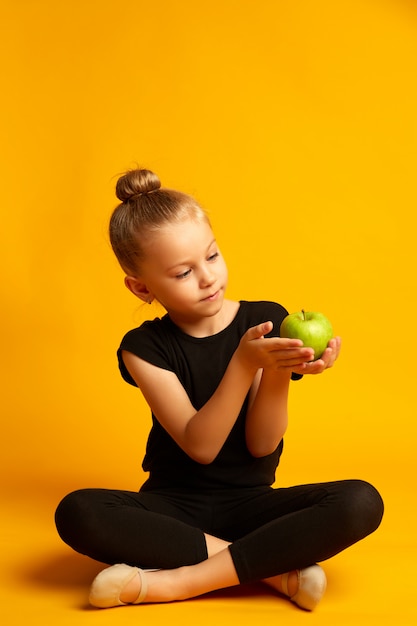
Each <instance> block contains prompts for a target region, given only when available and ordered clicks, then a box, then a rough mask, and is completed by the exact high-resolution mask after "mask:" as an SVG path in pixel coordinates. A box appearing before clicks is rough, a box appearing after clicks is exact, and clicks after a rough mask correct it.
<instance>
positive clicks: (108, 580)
mask: <svg viewBox="0 0 417 626" xmlns="http://www.w3.org/2000/svg"><path fill="white" fill-rule="evenodd" d="M146 571H152V570H141V569H139V567H131V566H130V565H125V564H124V563H118V564H117V565H111V567H107V568H106V569H104V570H103V571H102V572H100V574H98V575H97V576H96V577H95V579H94V581H93V584H92V585H91V589H90V596H89V602H90V604H91V605H92V606H96V607H98V608H99V609H108V608H110V607H112V606H123V605H125V604H127V603H126V602H122V601H121V600H120V594H121V593H122V591H123V589H124V588H125V587H126V585H127V584H128V583H129V582H130V581H131V580H133V578H134V577H135V576H136V574H139V578H140V583H141V585H140V593H139V595H138V597H137V598H136V600H135V601H134V602H131V603H129V604H140V603H141V602H143V600H144V599H145V597H146V593H147V591H148V583H147V580H146V576H145V572H146ZM153 571H154V570H153Z"/></svg>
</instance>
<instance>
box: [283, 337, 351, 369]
mask: <svg viewBox="0 0 417 626" xmlns="http://www.w3.org/2000/svg"><path fill="white" fill-rule="evenodd" d="M341 345H342V340H341V338H340V337H333V339H330V341H329V344H328V346H327V348H326V349H325V351H324V352H323V354H322V355H321V357H320V359H317V361H312V362H310V363H303V364H302V365H300V366H299V367H297V368H294V369H293V372H295V373H296V374H321V373H322V372H324V370H327V369H328V368H329V367H333V365H334V363H335V361H336V359H337V357H338V356H339V353H340V348H341Z"/></svg>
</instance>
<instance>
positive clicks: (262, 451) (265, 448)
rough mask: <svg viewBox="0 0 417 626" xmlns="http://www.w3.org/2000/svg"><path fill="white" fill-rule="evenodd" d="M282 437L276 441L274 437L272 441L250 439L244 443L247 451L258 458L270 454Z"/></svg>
mask: <svg viewBox="0 0 417 626" xmlns="http://www.w3.org/2000/svg"><path fill="white" fill-rule="evenodd" d="M282 439H283V437H281V438H280V439H279V440H278V441H277V440H276V439H275V440H272V441H252V442H247V444H246V445H247V448H248V450H249V453H250V454H251V455H252V456H253V457H254V458H255V459H260V458H262V457H264V456H269V455H270V454H273V453H274V452H275V451H276V449H277V448H278V446H279V445H280V443H281V441H282Z"/></svg>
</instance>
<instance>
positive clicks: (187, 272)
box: [175, 270, 191, 280]
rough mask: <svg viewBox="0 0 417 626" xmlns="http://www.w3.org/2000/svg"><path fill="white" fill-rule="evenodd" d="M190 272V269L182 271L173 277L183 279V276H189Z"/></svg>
mask: <svg viewBox="0 0 417 626" xmlns="http://www.w3.org/2000/svg"><path fill="white" fill-rule="evenodd" d="M190 274H191V270H186V271H185V272H182V273H181V274H177V275H176V276H175V278H176V279H177V280H183V279H184V278H187V276H189V275H190Z"/></svg>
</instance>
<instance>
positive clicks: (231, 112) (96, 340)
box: [0, 0, 417, 625]
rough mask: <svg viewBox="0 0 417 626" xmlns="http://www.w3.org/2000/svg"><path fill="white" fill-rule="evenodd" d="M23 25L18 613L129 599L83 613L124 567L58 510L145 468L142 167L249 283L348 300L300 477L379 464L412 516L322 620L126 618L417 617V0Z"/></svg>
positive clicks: (9, 263) (64, 613)
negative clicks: (134, 353) (101, 576)
mask: <svg viewBox="0 0 417 626" xmlns="http://www.w3.org/2000/svg"><path fill="white" fill-rule="evenodd" d="M0 29H1V32H0V46H1V81H2V97H1V100H0V118H1V151H0V171H1V175H2V190H1V195H2V200H1V212H2V222H1V226H2V229H1V232H2V237H1V239H2V241H1V246H0V251H1V252H0V253H1V257H2V258H1V300H2V303H1V307H2V308H1V316H2V320H1V333H2V337H1V348H2V358H1V362H0V368H1V381H2V408H1V413H2V437H1V441H2V450H1V461H0V462H1V476H2V494H3V497H2V504H1V507H2V520H3V522H2V523H4V529H3V531H2V544H3V545H2V570H3V571H2V578H3V582H2V585H1V586H2V593H5V594H6V597H5V600H4V601H3V603H2V614H4V611H5V610H7V611H9V614H8V617H7V619H8V622H7V623H9V624H10V623H17V624H20V623H25V622H26V621H28V620H29V619H30V620H31V622H32V623H34V622H36V620H37V619H39V621H42V623H45V621H48V620H49V619H50V620H51V621H52V620H53V621H55V622H59V623H61V624H66V623H69V624H70V623H73V622H75V621H76V620H77V623H79V620H80V619H85V621H90V620H91V621H92V622H94V621H95V620H98V619H100V621H101V622H102V623H107V622H106V620H107V621H108V623H114V620H115V619H116V618H115V616H114V612H111V611H110V612H107V613H97V612H88V611H87V612H85V611H84V612H82V609H83V608H84V605H85V596H86V590H87V588H88V584H89V582H90V579H91V577H92V576H93V574H94V573H96V571H98V569H99V566H97V564H92V563H90V562H89V561H88V560H87V559H83V558H82V557H78V556H76V555H73V554H72V552H71V551H70V550H69V549H67V548H66V546H64V545H63V544H61V542H60V540H59V539H58V538H57V537H56V534H55V530H54V527H53V511H54V507H55V505H56V503H57V502H58V501H59V499H60V498H61V497H62V496H63V495H64V494H65V493H66V492H67V491H69V490H70V489H74V488H79V487H87V486H99V487H100V486H101V487H116V488H118V487H119V488H127V489H137V488H138V486H139V485H140V483H141V482H142V480H143V475H142V472H141V467H140V464H141V459H142V454H143V449H144V444H145V439H146V434H147V431H148V428H149V415H148V411H147V408H146V406H145V404H144V402H143V400H142V399H141V397H140V394H139V392H138V391H137V390H135V389H133V388H130V387H129V386H128V385H126V384H125V383H124V382H123V381H122V379H121V378H120V376H119V374H118V371H117V364H116V359H115V351H116V348H117V346H118V343H119V341H120V339H121V337H122V335H123V334H124V332H126V331H127V330H128V329H130V328H132V327H133V326H136V325H138V324H140V323H141V321H143V319H145V318H146V316H152V317H153V316H155V315H158V314H160V311H158V309H156V308H153V307H152V308H146V307H143V306H141V304H140V303H139V301H137V300H135V299H134V298H133V296H132V295H131V294H130V293H128V292H127V290H125V288H124V286H123V274H122V272H121V270H120V269H119V267H118V265H117V262H116V260H115V259H114V258H113V256H112V253H111V250H110V247H109V244H108V240H107V223H108V218H109V215H110V213H111V211H112V209H113V207H114V206H115V204H116V198H115V196H114V185H115V182H116V179H117V177H118V175H119V174H120V173H121V172H123V171H124V170H125V169H127V168H129V167H132V166H135V165H136V164H139V165H142V166H146V167H149V168H150V169H153V170H154V171H156V172H157V173H158V174H159V176H160V178H161V180H162V182H163V183H164V184H165V185H167V186H172V187H175V188H178V189H181V190H183V191H186V192H189V193H191V194H193V195H195V196H196V198H197V199H198V200H199V201H200V202H201V203H202V204H203V206H205V207H206V208H207V210H208V211H209V213H210V216H211V219H212V223H213V226H214V229H215V232H216V234H217V237H218V240H219V242H220V245H221V247H222V250H223V253H224V255H225V257H226V260H227V261H228V265H229V271H230V283H229V296H230V297H232V298H237V299H238V298H242V299H271V300H276V301H278V302H281V303H282V304H284V305H285V306H286V307H287V308H288V309H289V310H291V311H295V310H299V309H301V308H306V309H308V310H320V311H322V312H323V313H325V314H326V315H327V316H328V317H329V318H330V319H331V320H332V322H333V325H334V328H335V331H336V332H337V333H338V334H340V335H341V336H342V338H343V351H342V354H341V357H340V360H339V362H338V364H337V366H336V367H335V368H334V369H333V370H331V371H329V372H327V373H326V374H325V375H323V376H320V377H314V378H309V379H305V380H303V381H302V382H301V383H297V384H294V386H293V388H292V392H291V426H290V429H289V432H288V435H287V437H286V450H285V454H284V457H283V461H282V467H281V469H280V472H279V474H278V482H279V483H280V484H283V485H287V484H292V483H296V482H305V481H316V480H331V479H339V478H345V477H359V478H364V479H366V480H369V481H371V482H373V483H374V484H375V485H376V486H377V487H378V488H379V490H380V491H381V493H382V495H383V497H384V499H385V502H386V515H385V519H384V522H383V524H382V526H381V528H380V530H379V531H378V532H377V533H376V534H375V535H373V536H372V537H370V538H369V539H367V540H365V541H364V542H362V543H361V544H359V545H358V546H355V547H353V548H351V549H350V550H349V551H347V552H346V553H344V554H342V555H339V556H338V557H336V558H335V559H333V560H332V561H331V562H329V563H328V564H326V571H327V573H328V576H329V591H328V594H327V596H326V600H325V601H324V602H323V604H322V605H321V607H320V608H319V610H318V611H317V613H316V614H314V615H312V616H310V617H307V616H306V615H305V614H304V613H302V612H300V611H297V610H296V609H295V608H294V607H292V606H291V605H289V604H288V603H284V602H282V601H279V600H277V599H276V598H274V597H273V596H271V594H268V592H266V591H263V592H262V591H259V590H258V592H253V595H252V596H250V597H249V598H247V597H245V596H242V597H241V596H240V595H239V593H237V594H234V593H233V592H230V593H229V592H228V593H229V595H228V594H227V593H226V594H223V595H222V594H218V595H217V597H216V598H214V599H211V600H208V599H203V600H199V601H195V602H190V603H185V604H179V605H173V606H170V607H163V606H161V607H143V608H141V609H137V608H136V609H133V610H131V609H126V610H125V612H124V613H123V611H124V609H122V610H121V611H120V612H118V613H117V620H119V621H118V622H117V623H121V622H120V620H123V623H125V621H126V622H128V621H129V620H131V621H132V623H133V621H134V622H135V623H136V622H137V619H142V615H143V613H142V614H141V615H138V611H142V610H144V611H146V616H145V617H144V619H152V621H154V620H156V621H158V620H159V619H161V620H162V619H164V620H170V622H171V623H173V624H176V623H178V624H180V623H181V624H182V623H184V621H185V622H187V621H195V619H197V618H198V620H199V621H200V622H201V623H203V624H205V623H207V624H211V623H212V622H213V621H214V620H216V621H217V622H219V623H228V624H229V623H234V622H236V623H237V621H239V622H240V623H242V624H244V623H246V622H248V621H249V620H251V621H253V620H256V621H258V620H259V619H260V616H263V618H264V619H268V620H270V619H274V620H275V619H285V620H286V623H288V624H292V623H296V624H298V623H300V624H301V623H305V622H304V620H305V619H309V620H310V621H311V620H312V621H320V623H321V624H324V623H329V624H335V623H338V624H345V623H346V624H352V623H364V624H365V623H366V624H373V623H375V624H376V623H378V624H381V623H382V622H384V620H386V623H390V624H392V623H399V624H402V625H407V624H411V623H415V619H416V612H415V607H414V606H413V603H414V604H415V600H414V596H415V586H414V577H415V576H414V560H415V557H416V540H415V515H416V505H415V491H416V490H415V485H414V479H413V475H414V474H415V469H416V468H415V465H416V464H415V445H416V426H415V419H416V418H415V413H416V412H415V407H416V403H415V362H416V340H415V327H416V322H415V315H416V311H415V305H414V301H415V297H414V292H415V271H416V256H415V237H416V230H415V220H414V212H415V207H416V200H417V187H416V175H415V169H416V148H417V124H416V119H417V118H416V111H417V109H416V105H417V86H416V85H417V83H416V61H417V37H416V36H417V9H416V5H415V4H414V2H412V1H411V0H409V1H407V0H380V1H377V0H373V1H372V0H362V1H359V0H350V1H349V0H340V1H338V2H333V1H331V0H314V1H313V0H300V1H298V2H293V1H291V0H283V1H279V0H277V1H274V0H257V1H256V2H254V1H249V0H210V1H208V0H202V1H200V2H195V1H193V0H175V1H169V0H152V2H145V1H144V0H119V1H117V2H116V0H100V1H99V0H71V1H69V0H66V1H64V2H53V1H52V0H13V1H12V0H2V2H1V21H0ZM19 593H20V594H23V595H19ZM229 596H230V597H229ZM6 602H7V607H8V608H7V609H6ZM277 613H278V615H277ZM37 616H38V617H37ZM205 620H206V621H205Z"/></svg>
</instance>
